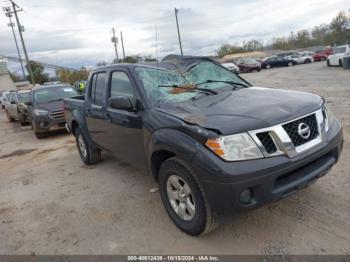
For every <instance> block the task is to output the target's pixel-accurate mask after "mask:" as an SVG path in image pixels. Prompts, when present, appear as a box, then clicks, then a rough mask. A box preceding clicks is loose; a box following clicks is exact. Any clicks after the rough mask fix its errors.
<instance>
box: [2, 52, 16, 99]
mask: <svg viewBox="0 0 350 262" xmlns="http://www.w3.org/2000/svg"><path fill="white" fill-rule="evenodd" d="M9 90H16V85H15V83H14V82H13V81H12V79H11V77H10V75H9V71H8V69H7V60H6V59H4V58H2V57H0V92H3V91H9Z"/></svg>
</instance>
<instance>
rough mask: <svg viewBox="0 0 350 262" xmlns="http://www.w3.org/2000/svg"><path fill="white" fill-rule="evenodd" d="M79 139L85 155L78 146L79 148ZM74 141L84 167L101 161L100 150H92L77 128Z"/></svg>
mask: <svg viewBox="0 0 350 262" xmlns="http://www.w3.org/2000/svg"><path fill="white" fill-rule="evenodd" d="M79 139H82V142H84V144H85V148H86V154H85V155H84V154H83V152H82V150H81V148H80V146H79ZM75 141H76V144H77V148H78V152H79V155H80V158H81V160H82V161H83V162H84V164H86V165H93V164H96V163H98V162H100V161H101V158H102V157H101V150H100V149H97V148H92V147H91V146H90V145H89V144H88V143H87V139H86V137H85V135H84V134H83V132H82V131H81V129H80V128H79V127H77V129H76V130H75Z"/></svg>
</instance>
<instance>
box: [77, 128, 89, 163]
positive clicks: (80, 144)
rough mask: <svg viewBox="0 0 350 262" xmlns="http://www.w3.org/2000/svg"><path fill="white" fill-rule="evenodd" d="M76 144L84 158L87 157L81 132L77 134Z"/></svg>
mask: <svg viewBox="0 0 350 262" xmlns="http://www.w3.org/2000/svg"><path fill="white" fill-rule="evenodd" d="M78 146H79V150H80V152H81V154H82V155H83V157H84V158H87V150H86V145H85V141H84V138H83V136H82V135H81V134H79V135H78Z"/></svg>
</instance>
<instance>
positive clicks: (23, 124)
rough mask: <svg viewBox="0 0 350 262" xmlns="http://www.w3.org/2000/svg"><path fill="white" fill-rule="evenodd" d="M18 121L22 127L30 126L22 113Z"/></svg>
mask: <svg viewBox="0 0 350 262" xmlns="http://www.w3.org/2000/svg"><path fill="white" fill-rule="evenodd" d="M18 120H19V122H20V124H21V126H27V125H28V123H27V122H26V121H25V119H24V115H23V114H22V113H19V114H18Z"/></svg>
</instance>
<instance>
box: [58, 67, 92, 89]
mask: <svg viewBox="0 0 350 262" xmlns="http://www.w3.org/2000/svg"><path fill="white" fill-rule="evenodd" d="M89 73H90V71H89V70H88V69H86V68H85V67H82V68H81V69H80V70H79V71H68V70H64V69H60V70H57V71H56V75H57V76H58V79H59V80H60V81H61V82H65V83H68V84H70V85H74V84H75V83H76V82H78V81H83V80H87V78H88V76H89Z"/></svg>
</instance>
